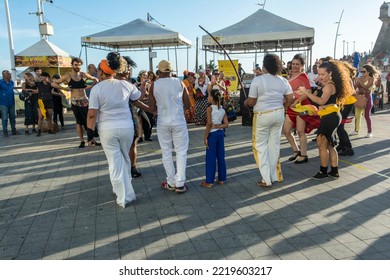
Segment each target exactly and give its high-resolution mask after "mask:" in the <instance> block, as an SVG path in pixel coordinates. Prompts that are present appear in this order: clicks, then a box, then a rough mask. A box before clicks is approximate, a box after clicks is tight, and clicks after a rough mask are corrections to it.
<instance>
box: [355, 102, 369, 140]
mask: <svg viewBox="0 0 390 280" xmlns="http://www.w3.org/2000/svg"><path fill="white" fill-rule="evenodd" d="M366 97H367V105H366V108H356V107H355V118H356V119H355V131H357V132H359V130H360V124H361V121H362V115H363V112H364V118H365V119H366V123H367V130H368V133H371V132H372V128H371V118H370V113H371V108H372V98H371V94H366Z"/></svg>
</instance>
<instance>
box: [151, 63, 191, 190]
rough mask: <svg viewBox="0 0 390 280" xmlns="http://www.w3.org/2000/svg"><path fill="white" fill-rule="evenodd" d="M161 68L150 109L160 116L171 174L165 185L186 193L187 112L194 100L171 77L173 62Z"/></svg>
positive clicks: (160, 136) (160, 134)
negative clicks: (174, 161) (185, 112)
mask: <svg viewBox="0 0 390 280" xmlns="http://www.w3.org/2000/svg"><path fill="white" fill-rule="evenodd" d="M157 68H158V70H159V72H160V75H159V79H158V80H156V81H155V82H154V83H153V84H152V85H151V87H150V89H149V108H150V111H152V112H154V111H156V110H157V113H158V118H157V135H158V142H159V144H160V147H161V152H162V160H163V165H164V169H165V173H166V175H167V178H166V181H163V182H162V184H161V186H162V188H163V189H166V190H170V191H175V192H177V193H184V192H186V191H187V190H188V188H187V186H186V185H185V181H186V167H187V151H188V142H189V137H188V129H187V123H186V119H185V115H184V110H187V109H189V108H190V97H189V95H188V91H187V87H186V86H185V85H184V83H183V82H182V81H181V80H179V79H178V78H172V77H171V72H172V71H173V68H172V64H171V63H170V62H169V61H167V60H162V61H160V63H159V64H158V66H157ZM183 107H184V108H183ZM172 144H173V146H174V150H175V153H176V167H177V171H176V170H175V166H174V163H173V157H172Z"/></svg>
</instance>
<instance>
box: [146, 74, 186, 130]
mask: <svg viewBox="0 0 390 280" xmlns="http://www.w3.org/2000/svg"><path fill="white" fill-rule="evenodd" d="M153 95H154V98H155V99H156V104H157V114H158V118H157V125H178V124H179V125H181V124H186V119H185V117H184V109H183V88H182V86H181V81H180V80H179V79H178V78H160V79H158V80H156V81H155V82H154V90H153Z"/></svg>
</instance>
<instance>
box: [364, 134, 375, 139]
mask: <svg viewBox="0 0 390 280" xmlns="http://www.w3.org/2000/svg"><path fill="white" fill-rule="evenodd" d="M372 136H374V135H372V133H367V134H366V136H364V137H366V138H372Z"/></svg>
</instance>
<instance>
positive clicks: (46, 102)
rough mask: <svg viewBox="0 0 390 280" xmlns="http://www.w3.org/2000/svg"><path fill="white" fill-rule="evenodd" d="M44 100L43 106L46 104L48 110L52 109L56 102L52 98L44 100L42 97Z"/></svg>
mask: <svg viewBox="0 0 390 280" xmlns="http://www.w3.org/2000/svg"><path fill="white" fill-rule="evenodd" d="M42 102H43V106H45V109H46V110H50V109H53V108H54V103H53V100H52V99H50V100H43V99H42Z"/></svg>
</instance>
